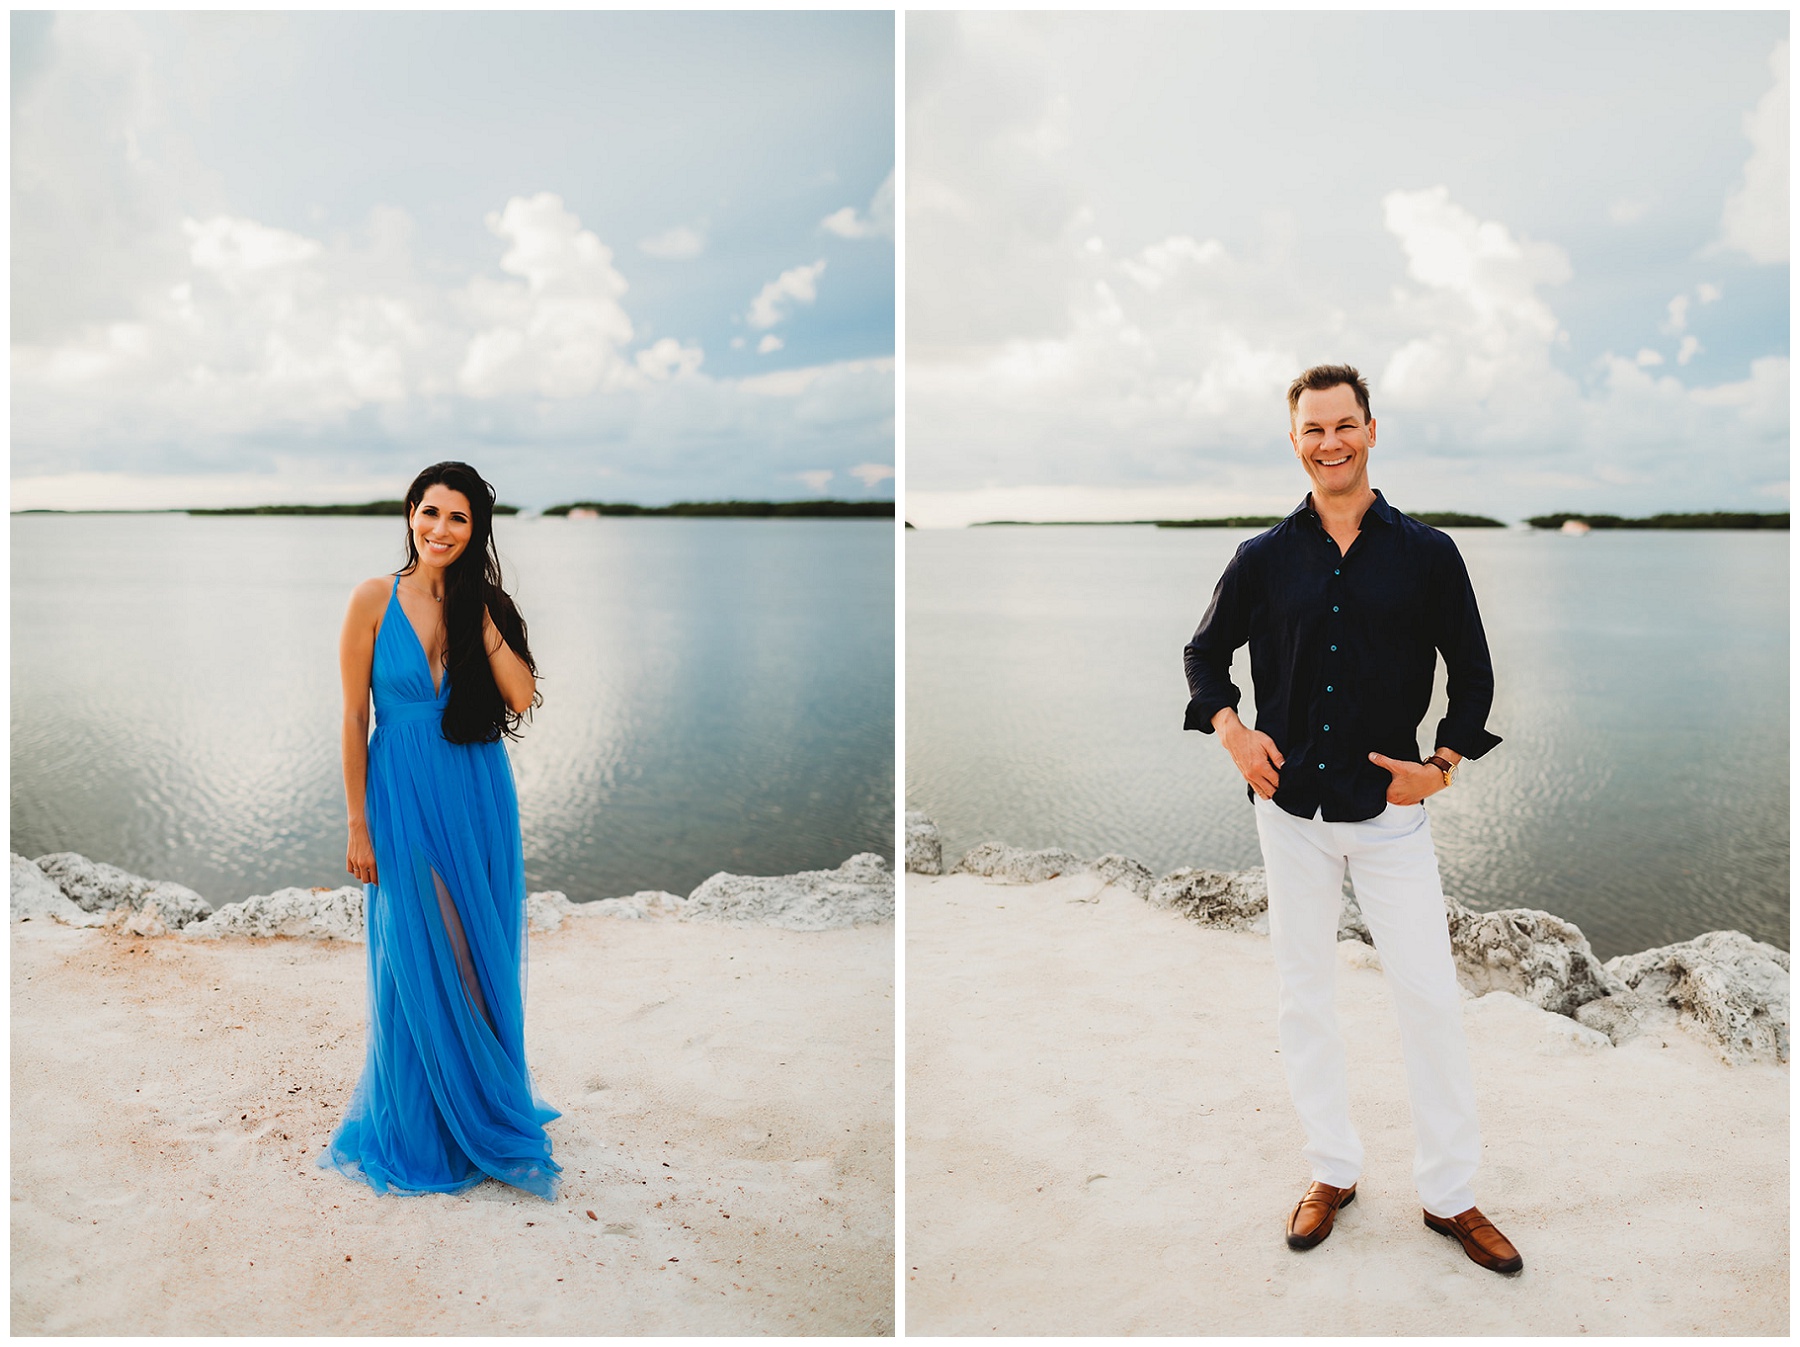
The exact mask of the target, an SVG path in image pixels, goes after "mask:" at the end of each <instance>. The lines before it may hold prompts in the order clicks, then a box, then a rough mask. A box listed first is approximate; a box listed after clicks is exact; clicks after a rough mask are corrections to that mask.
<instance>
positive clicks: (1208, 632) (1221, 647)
mask: <svg viewBox="0 0 1800 1347" xmlns="http://www.w3.org/2000/svg"><path fill="white" fill-rule="evenodd" d="M1244 565H1245V562H1244V548H1243V547H1242V546H1240V547H1239V548H1238V550H1237V551H1236V553H1234V554H1233V555H1232V558H1231V561H1230V563H1229V564H1228V565H1227V566H1226V567H1225V574H1223V575H1221V576H1220V577H1219V583H1218V584H1217V585H1216V586H1214V588H1213V596H1212V603H1211V604H1209V605H1208V606H1207V609H1206V616H1205V617H1203V618H1201V619H1200V626H1199V629H1198V630H1196V631H1195V632H1194V638H1193V640H1191V641H1189V642H1188V643H1187V645H1186V646H1185V647H1184V648H1183V649H1182V652H1181V654H1182V663H1183V665H1184V666H1185V667H1186V669H1187V683H1188V704H1187V718H1186V720H1185V721H1184V722H1183V723H1182V728H1183V729H1188V730H1199V731H1201V732H1202V733H1204V734H1211V733H1212V732H1213V723H1212V722H1213V717H1214V716H1216V715H1218V714H1219V712H1220V711H1222V710H1224V709H1225V708H1226V707H1227V706H1229V707H1231V708H1232V709H1233V710H1236V709H1237V704H1238V701H1239V700H1240V698H1241V697H1242V694H1241V693H1240V692H1239V691H1238V688H1237V684H1235V683H1233V682H1232V681H1231V656H1232V654H1233V653H1234V652H1235V651H1236V650H1237V648H1238V647H1239V646H1241V645H1243V644H1244V642H1245V641H1247V640H1249V639H1250V630H1249V614H1248V612H1247V611H1246V609H1245V605H1244V583H1243V580H1244V577H1243V569H1244Z"/></svg>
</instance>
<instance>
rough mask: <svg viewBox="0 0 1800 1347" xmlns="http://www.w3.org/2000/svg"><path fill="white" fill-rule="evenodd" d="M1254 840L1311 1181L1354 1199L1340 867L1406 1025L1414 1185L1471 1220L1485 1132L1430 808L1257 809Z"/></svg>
mask: <svg viewBox="0 0 1800 1347" xmlns="http://www.w3.org/2000/svg"><path fill="white" fill-rule="evenodd" d="M1256 831H1257V834H1258V836H1259V837H1260V838H1261V840H1262V852H1263V864H1264V865H1265V867H1266V868H1267V871H1268V878H1269V941H1270V944H1271V945H1272V946H1273V947H1274V953H1275V973H1276V977H1277V979H1278V980H1279V983H1280V1010H1279V1014H1278V1021H1277V1022H1278V1025H1279V1030H1280V1038H1281V1063H1282V1066H1283V1068H1284V1069H1285V1071H1286V1072H1287V1081H1288V1091H1289V1093H1290V1094H1292V1096H1293V1099H1294V1108H1295V1110H1296V1111H1298V1113H1299V1114H1300V1124H1301V1127H1302V1128H1303V1129H1304V1130H1305V1132H1306V1147H1305V1152H1304V1153H1305V1155H1306V1158H1307V1160H1308V1162H1309V1163H1310V1164H1311V1165H1312V1176H1313V1178H1314V1179H1315V1180H1317V1181H1318V1182H1321V1183H1329V1184H1330V1185H1331V1186H1332V1187H1334V1188H1348V1187H1349V1186H1350V1185H1351V1184H1353V1183H1355V1182H1356V1180H1357V1177H1358V1176H1359V1175H1360V1174H1361V1173H1362V1162H1363V1148H1362V1142H1361V1140H1360V1139H1358V1137H1357V1135H1356V1129H1355V1128H1354V1127H1352V1126H1351V1125H1350V1099H1349V1079H1348V1075H1347V1072H1346V1069H1345V1065H1344V1040H1343V1037H1342V1035H1341V1034H1340V1033H1339V1032H1338V1023H1337V1011H1336V1009H1335V1007H1334V1006H1333V1004H1332V1002H1333V992H1334V989H1335V982H1336V974H1337V962H1338V961H1337V927H1338V916H1339V913H1340V911H1341V909H1342V905H1343V884H1344V869H1345V866H1346V865H1347V866H1348V867H1349V870H1350V881H1351V883H1352V884H1353V885H1354V886H1355V888H1356V899H1357V902H1358V904H1359V905H1360V906H1361V907H1362V911H1363V918H1364V920H1366V921H1367V922H1368V924H1369V933H1370V934H1371V935H1372V936H1374V938H1375V948H1376V950H1377V951H1378V952H1379V953H1380V955H1381V967H1382V971H1383V973H1384V974H1385V975H1386V978H1387V987H1388V994H1389V995H1390V996H1391V997H1392V998H1393V1002H1394V1011H1395V1013H1396V1015H1397V1017H1398V1018H1399V1021H1400V1051H1401V1055H1402V1057H1403V1058H1404V1059H1405V1062H1406V1084H1407V1092H1408V1094H1409V1095H1410V1097H1411V1102H1412V1118H1413V1135H1414V1141H1415V1143H1416V1150H1415V1152H1414V1157H1413V1182H1414V1183H1415V1184H1416V1185H1417V1186H1418V1190H1419V1197H1420V1199H1421V1200H1422V1201H1423V1203H1424V1205H1425V1210H1427V1211H1429V1212H1430V1213H1431V1214H1432V1215H1434V1216H1455V1215H1458V1214H1459V1213H1461V1212H1464V1211H1467V1210H1468V1209H1469V1208H1470V1207H1472V1206H1474V1205H1475V1195H1474V1192H1473V1191H1472V1189H1471V1188H1470V1184H1471V1182H1472V1181H1473V1179H1474V1177H1475V1169H1476V1166H1477V1164H1478V1163H1479V1162H1480V1159H1481V1132H1480V1129H1479V1127H1478V1126H1477V1124H1476V1121H1475V1083H1474V1080H1473V1078H1472V1077H1471V1075H1470V1073H1469V1055H1468V1049H1467V1047H1466V1045H1465V1044H1464V1042H1463V1031H1462V993H1461V991H1460V990H1459V989H1458V987H1457V983H1456V968H1455V964H1454V962H1453V960H1452V956H1451V953H1450V931H1449V926H1448V923H1447V921H1446V918H1445V913H1444V890H1443V887H1442V885H1441V884H1440V883H1439V881H1438V869H1437V853H1436V852H1435V851H1434V850H1433V849H1432V845H1431V824H1430V823H1429V822H1428V821H1427V819H1426V817H1425V806H1424V805H1422V804H1414V805H1394V804H1391V805H1389V806H1388V807H1387V808H1386V809H1385V810H1384V811H1383V812H1382V813H1380V814H1377V815H1376V816H1375V817H1374V818H1372V819H1368V820H1366V821H1364V822H1362V823H1327V822H1325V821H1324V819H1323V818H1320V817H1318V816H1315V817H1313V818H1310V819H1303V818H1295V817H1294V816H1293V815H1292V814H1289V813H1288V812H1287V811H1286V810H1284V809H1282V808H1281V807H1280V806H1279V805H1277V804H1274V803H1273V802H1271V801H1268V800H1264V799H1262V798H1261V797H1258V798H1257V801H1256Z"/></svg>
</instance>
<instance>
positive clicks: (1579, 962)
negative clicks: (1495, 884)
mask: <svg viewBox="0 0 1800 1347" xmlns="http://www.w3.org/2000/svg"><path fill="white" fill-rule="evenodd" d="M1444 905H1445V907H1446V909H1447V916H1448V920H1449V923H1450V949H1451V952H1452V953H1453V954H1454V956H1455V958H1456V975H1457V978H1458V979H1459V980H1460V981H1461V982H1462V984H1463V985H1464V986H1465V987H1467V988H1468V989H1469V990H1470V991H1472V992H1474V993H1475V994H1476V995H1477V996H1485V995H1486V994H1487V993H1489V992H1510V993H1511V994H1512V995H1514V996H1517V997H1519V998H1520V999H1521V1000H1523V1001H1529V1002H1530V1003H1531V1004H1532V1005H1534V1006H1536V1007H1538V1009H1540V1010H1549V1011H1554V1012H1555V1013H1556V1014H1558V1015H1573V1014H1574V1013H1575V1012H1576V1010H1577V1009H1579V1008H1580V1007H1581V1006H1583V1005H1585V1004H1586V1003H1587V1002H1589V1001H1596V1000H1598V999H1599V998H1601V997H1603V996H1610V995H1612V994H1614V993H1616V992H1619V991H1622V990H1624V987H1623V984H1621V983H1620V982H1619V981H1618V979H1617V978H1615V977H1613V976H1611V975H1610V974H1609V973H1608V972H1607V971H1606V969H1605V967H1603V966H1602V965H1601V963H1600V960H1598V959H1597V958H1595V957H1594V950H1593V947H1592V946H1591V945H1589V944H1588V941H1587V937H1586V936H1584V935H1583V934H1582V933H1581V928H1580V927H1579V926H1577V925H1575V923H1574V922H1571V921H1564V920H1563V919H1562V918H1561V917H1556V916H1552V915H1551V914H1550V913H1548V912H1539V911H1537V910H1535V909H1533V908H1528V907H1513V908H1506V909H1504V910H1503V911H1499V912H1473V911H1470V910H1469V909H1468V908H1466V907H1464V906H1463V905H1462V904H1461V903H1460V902H1458V901H1457V900H1456V899H1455V898H1450V897H1446V898H1445V900H1444Z"/></svg>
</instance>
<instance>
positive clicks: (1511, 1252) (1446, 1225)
mask: <svg viewBox="0 0 1800 1347" xmlns="http://www.w3.org/2000/svg"><path fill="white" fill-rule="evenodd" d="M1425 1224H1426V1225H1428V1226H1430V1227H1431V1228H1432V1229H1433V1230H1435V1231H1437V1232H1438V1234H1440V1235H1448V1236H1450V1238H1452V1239H1454V1240H1456V1241H1457V1242H1458V1243H1460V1244H1461V1245H1462V1246H1463V1252H1464V1253H1466V1254H1468V1255H1469V1258H1470V1259H1471V1260H1472V1261H1473V1262H1477V1263H1480V1264H1481V1266H1483V1267H1484V1268H1487V1269H1488V1270H1489V1271H1490V1272H1517V1271H1518V1270H1519V1269H1520V1268H1522V1267H1524V1266H1525V1260H1524V1259H1523V1258H1521V1257H1519V1251H1518V1250H1517V1249H1515V1248H1513V1246H1512V1242H1511V1241H1510V1240H1508V1239H1507V1238H1506V1236H1505V1235H1503V1234H1501V1233H1500V1229H1499V1227H1498V1226H1496V1225H1495V1224H1494V1223H1493V1222H1492V1221H1490V1220H1488V1218H1487V1217H1485V1216H1483V1215H1482V1214H1481V1209H1480V1208H1479V1207H1470V1208H1469V1209H1468V1210H1467V1211H1465V1212H1463V1213H1461V1214H1460V1215H1457V1216H1452V1217H1450V1218H1448V1219H1445V1218H1444V1217H1442V1216H1433V1215H1432V1214H1431V1213H1430V1212H1426V1213H1425Z"/></svg>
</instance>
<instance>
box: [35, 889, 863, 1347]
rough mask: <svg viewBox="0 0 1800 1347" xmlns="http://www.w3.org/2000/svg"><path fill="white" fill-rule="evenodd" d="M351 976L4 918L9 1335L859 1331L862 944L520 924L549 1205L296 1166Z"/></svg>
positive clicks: (337, 1052) (349, 1054)
mask: <svg viewBox="0 0 1800 1347" xmlns="http://www.w3.org/2000/svg"><path fill="white" fill-rule="evenodd" d="M365 958H366V956H365V952H364V949H363V947H362V946H360V945H335V944H318V943H313V942H310V941H301V940H261V941H244V940H227V941H220V942H216V943H214V942H207V943H201V942H191V943H190V942H187V941H183V940H181V939H178V938H165V939H158V940H144V939H133V938H131V937H127V936H121V935H118V934H116V933H114V932H110V931H90V930H73V929H70V928H67V927H64V926H59V925H57V924H55V923H53V922H49V921H31V922H26V923H22V924H21V923H15V924H14V926H13V958H12V972H13V999H12V1036H13V1056H12V1166H13V1188H12V1198H13V1207H12V1210H13V1224H12V1310H13V1314H12V1328H13V1331H14V1332H15V1333H64V1334H69V1333H73V1334H115V1333H148V1334H171V1333H195V1334H202V1333H204V1334H216V1333H234V1334H243V1333H261V1334H327V1333H332V1334H336V1333H357V1334H396V1333H497V1334H514V1333H567V1334H641V1333H729V1334H789V1333H838V1334H867V1333H885V1332H891V1331H892V1328H893V1323H894V1314H893V1301H894V1297H893V1287H894V1270H893V1269H894V1229H893V1227H894V1201H893V1184H894V1154H893V1069H894V1064H893V1015H894V1002H893V927H892V926H874V927H862V928H857V929H851V930H836V931H826V932H818V933H800V932H791V931H782V930H771V929H766V928H757V929H744V928H727V927H720V926H706V925H697V924H696V925H690V924H685V923H677V922H670V921H638V922H632V921H614V920H607V919H604V918H593V919H586V920H579V921H574V922H568V923H565V925H564V927H563V929H562V930H560V931H557V932H554V933H551V934H548V935H534V936H533V937H532V946H531V969H530V985H529V989H528V998H527V1001H528V1019H527V1030H526V1034H527V1037H526V1044H527V1051H528V1054H529V1057H530V1061H531V1065H532V1070H533V1073H534V1075H535V1077H536V1080H537V1084H538V1088H539V1090H540V1092H541V1093H542V1094H543V1095H544V1096H545V1098H546V1099H548V1100H549V1101H550V1103H551V1104H553V1105H554V1106H556V1107H558V1108H560V1109H561V1110H563V1115H564V1116H563V1117H562V1118H560V1119H559V1120H557V1121H556V1122H553V1123H551V1124H550V1129H549V1130H550V1135H551V1137H552V1139H553V1141H554V1142H555V1148H556V1157H557V1159H558V1160H559V1161H560V1162H561V1164H562V1165H563V1166H564V1180H565V1181H564V1185H563V1190H562V1194H561V1196H560V1197H559V1199H558V1200H557V1201H556V1202H555V1203H554V1204H549V1203H545V1202H542V1201H540V1200H538V1199H535V1198H532V1197H528V1196H526V1195H524V1194H522V1193H519V1192H518V1191H517V1190H515V1189H511V1188H507V1187H504V1186H502V1185H500V1184H497V1183H493V1182H489V1183H485V1184H482V1185H481V1186H480V1187H478V1188H475V1189H473V1190H471V1191H470V1192H468V1193H465V1194H461V1195H458V1196H435V1195H433V1196H415V1197H396V1196H389V1197H377V1196H375V1194H373V1193H372V1192H370V1191H369V1189H367V1188H365V1187H363V1186H362V1185H361V1184H357V1183H353V1182H351V1181H349V1180H347V1179H345V1178H343V1177H341V1176H340V1175H337V1174H335V1173H332V1172H329V1171H323V1170H319V1169H317V1168H315V1166H314V1160H315V1157H316V1156H317V1155H318V1154H319V1152H320V1150H321V1149H322V1147H323V1145H324V1142H325V1139H326V1137H327V1136H328V1135H329V1132H330V1130H331V1128H332V1126H333V1125H334V1124H335V1123H336V1121H337V1119H338V1117H339V1116H340V1114H341V1111H342V1108H343V1105H344V1103H345V1101H346V1100H347V1099H348V1097H349V1093H350V1091H351V1089H352V1087H353V1086H354V1084H355V1080H356V1077H357V1074H358V1072H359V1070H360V1068H361V1066H362V1056H363V1043H364V1039H363V1016H364V967H365ZM590 1210H591V1211H592V1212H593V1213H594V1215H595V1217H596V1218H597V1219H594V1220H590V1219H589V1218H588V1216H587V1212H588V1211H590Z"/></svg>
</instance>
